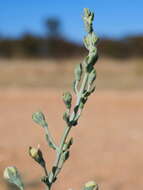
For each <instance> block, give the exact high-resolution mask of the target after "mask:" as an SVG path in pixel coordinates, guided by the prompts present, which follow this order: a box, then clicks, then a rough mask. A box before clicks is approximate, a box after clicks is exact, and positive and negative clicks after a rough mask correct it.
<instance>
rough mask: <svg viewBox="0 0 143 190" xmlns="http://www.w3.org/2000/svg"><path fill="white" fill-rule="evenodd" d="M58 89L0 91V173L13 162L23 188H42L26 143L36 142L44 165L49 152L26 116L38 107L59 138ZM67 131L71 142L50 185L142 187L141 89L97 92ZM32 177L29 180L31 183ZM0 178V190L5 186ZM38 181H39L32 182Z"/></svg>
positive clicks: (115, 189)
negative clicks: (66, 157) (89, 183)
mask: <svg viewBox="0 0 143 190" xmlns="http://www.w3.org/2000/svg"><path fill="white" fill-rule="evenodd" d="M61 96H62V91H60V90H57V91H56V90H44V89H41V90H38V89H37V90H36V89H33V90H32V89H31V90H30V89H29V90H28V89H27V90H26V89H25V90H20V89H19V90H18V89H17V90H16V89H12V90H0V178H1V179H2V171H3V169H4V168H5V167H6V166H9V165H16V166H17V167H18V168H19V170H20V171H21V173H22V176H23V178H24V181H26V183H27V184H28V187H27V189H43V188H44V186H43V185H42V186H37V187H38V188H34V184H35V185H36V181H38V180H39V176H41V175H42V170H41V169H40V168H39V166H38V165H37V164H36V163H34V161H33V160H31V159H30V158H29V156H28V153H27V150H28V147H29V146H30V145H32V146H37V144H40V145H41V149H42V150H43V152H44V150H45V151H47V153H46V154H44V155H45V157H46V159H47V162H48V167H49V166H50V164H51V163H52V160H53V158H54V153H53V151H52V150H50V149H49V148H48V147H47V144H46V142H45V139H44V137H43V131H42V129H41V128H40V127H39V126H37V125H36V124H34V122H33V121H32V119H31V115H32V113H33V112H34V111H37V110H42V111H44V113H45V114H46V115H47V120H48V123H49V127H50V130H51V132H52V133H53V134H54V136H55V138H56V139H57V140H58V141H59V138H60V134H61V133H62V130H63V126H64V122H63V121H62V113H63V111H64V105H63V103H62V100H61ZM71 135H72V136H73V137H74V144H73V146H72V148H71V157H70V159H69V160H68V161H67V163H66V164H65V166H64V168H63V171H62V173H61V175H60V177H59V180H58V181H57V182H56V183H55V185H54V188H53V190H54V189H55V190H56V189H57V190H67V189H69V188H73V189H74V190H77V189H81V187H82V185H83V184H84V183H85V182H86V181H88V180H96V181H97V182H98V183H99V184H100V186H101V189H103V190H135V189H137V190H142V189H143V151H142V147H143V91H136V92H132V91H128V92H125V91H97V93H96V94H95V95H93V96H92V97H91V98H90V100H89V103H88V105H87V106H86V108H85V110H84V112H83V117H82V118H81V120H80V123H79V126H78V127H76V128H74V129H73V131H72V133H71ZM31 182H33V184H32V183H31ZM2 184H4V181H2V182H1V187H0V190H2V189H7V187H6V186H5V187H4V186H3V185H2ZM38 185H39V183H38Z"/></svg>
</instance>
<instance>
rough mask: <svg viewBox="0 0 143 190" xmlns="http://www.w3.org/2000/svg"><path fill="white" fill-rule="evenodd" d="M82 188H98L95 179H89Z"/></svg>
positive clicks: (93, 189) (86, 189)
mask: <svg viewBox="0 0 143 190" xmlns="http://www.w3.org/2000/svg"><path fill="white" fill-rule="evenodd" d="M84 190H98V184H97V183H96V182H95V181H89V182H87V183H86V184H85V186H84Z"/></svg>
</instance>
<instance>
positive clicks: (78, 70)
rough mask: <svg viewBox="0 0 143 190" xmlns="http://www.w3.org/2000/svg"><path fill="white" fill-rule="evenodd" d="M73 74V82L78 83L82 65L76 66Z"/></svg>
mask: <svg viewBox="0 0 143 190" xmlns="http://www.w3.org/2000/svg"><path fill="white" fill-rule="evenodd" d="M74 74H75V80H76V81H78V82H79V81H80V80H81V76H82V65H81V64H78V65H77V66H76V68H75V71H74Z"/></svg>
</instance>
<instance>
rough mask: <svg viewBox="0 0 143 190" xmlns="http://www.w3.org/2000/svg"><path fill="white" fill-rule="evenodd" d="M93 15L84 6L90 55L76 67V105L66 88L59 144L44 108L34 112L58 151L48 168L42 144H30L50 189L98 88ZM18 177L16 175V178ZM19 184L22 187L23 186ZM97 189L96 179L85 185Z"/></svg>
mask: <svg viewBox="0 0 143 190" xmlns="http://www.w3.org/2000/svg"><path fill="white" fill-rule="evenodd" d="M93 19H94V13H92V12H91V11H90V10H89V9H87V8H85V9H84V14H83V21H84V25H85V29H86V31H87V35H86V36H85V37H84V40H83V41H84V45H85V47H86V49H87V50H88V55H87V56H86V57H85V59H84V60H83V62H82V63H80V64H78V65H77V66H76V68H75V71H74V82H73V90H74V93H75V96H76V103H75V105H72V95H71V93H70V92H65V93H64V94H63V101H64V104H65V112H64V114H63V119H64V121H65V129H64V132H63V134H62V137H61V141H60V143H59V145H57V144H56V143H55V140H54V139H53V137H52V135H51V134H50V131H49V126H48V124H47V121H46V119H45V116H44V114H43V113H42V112H36V113H34V114H33V115H32V118H33V120H34V122H36V123H37V124H39V125H40V126H42V128H43V129H44V131H45V136H46V140H47V143H48V145H49V147H50V148H52V149H53V150H54V151H55V153H56V156H55V160H54V163H53V165H52V167H51V169H49V170H48V169H47V167H46V162H45V160H44V158H43V154H42V151H41V150H40V148H39V147H38V148H33V147H30V148H29V155H30V156H31V157H32V159H33V160H35V161H36V162H37V163H38V164H39V165H40V166H41V167H42V168H43V169H44V176H43V177H42V178H41V181H42V182H43V183H44V184H45V185H46V187H47V190H50V189H51V187H52V185H53V183H54V182H55V181H56V180H57V178H58V175H59V173H60V171H61V169H62V168H63V165H64V163H65V162H66V161H67V160H68V158H69V157H70V148H71V146H72V144H73V139H72V137H71V138H69V133H70V131H71V129H72V128H73V127H75V126H76V125H77V124H78V121H79V118H80V116H81V113H82V110H83V108H84V106H85V104H86V102H87V100H88V97H89V96H90V95H91V94H92V93H93V92H94V91H95V84H94V82H95V79H96V70H95V67H94V65H95V63H96V61H97V59H98V54H97V47H96V44H97V41H98V38H97V36H96V34H95V32H94V30H93ZM15 180H17V179H16V178H15ZM9 181H10V182H13V183H15V184H16V185H17V183H18V182H15V181H14V180H9ZM19 187H20V186H19ZM20 188H23V186H22V187H20ZM97 189H98V186H97V184H96V183H95V182H93V181H92V182H89V183H87V184H85V187H84V190H97Z"/></svg>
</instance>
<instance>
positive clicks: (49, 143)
mask: <svg viewBox="0 0 143 190" xmlns="http://www.w3.org/2000/svg"><path fill="white" fill-rule="evenodd" d="M46 140H47V142H48V145H49V147H50V148H52V149H53V150H56V147H55V146H54V145H53V143H52V142H51V141H50V139H49V136H48V135H47V134H46Z"/></svg>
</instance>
